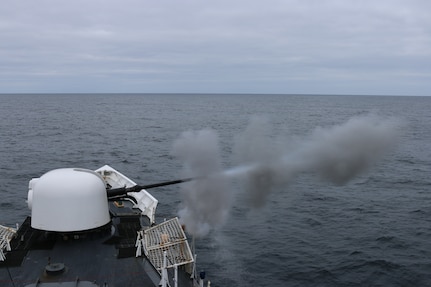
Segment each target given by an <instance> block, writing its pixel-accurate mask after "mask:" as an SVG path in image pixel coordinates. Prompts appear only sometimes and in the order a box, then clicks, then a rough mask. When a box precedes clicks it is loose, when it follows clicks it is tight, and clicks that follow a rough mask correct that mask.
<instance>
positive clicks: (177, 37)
mask: <svg viewBox="0 0 431 287" xmlns="http://www.w3.org/2000/svg"><path fill="white" fill-rule="evenodd" d="M430 11H431V1H429V0H379V1H376V0H355V1H353V0H350V1H349V0H265V1H264V0H213V1H210V0H206V1H205V0H151V1H150V0H121V1H120V0H116V1H114V0H73V1H70V0H37V1H35V0H19V1H17V0H0V93H276V94H365V95H424V96H427V95H431V17H430V16H429V15H430Z"/></svg>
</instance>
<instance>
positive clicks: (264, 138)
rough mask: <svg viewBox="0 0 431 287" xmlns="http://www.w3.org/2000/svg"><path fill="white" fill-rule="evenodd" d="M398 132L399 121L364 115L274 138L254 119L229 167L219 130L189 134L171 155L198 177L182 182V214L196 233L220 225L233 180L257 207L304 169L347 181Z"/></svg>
mask: <svg viewBox="0 0 431 287" xmlns="http://www.w3.org/2000/svg"><path fill="white" fill-rule="evenodd" d="M399 131H400V122H399V121H397V120H394V119H385V118H381V117H378V116H376V115H366V116H361V117H354V118H352V119H350V120H348V121H347V122H346V123H344V124H342V125H337V126H333V127H330V128H317V129H315V130H314V131H313V132H312V133H311V134H310V135H309V136H308V137H306V138H304V139H299V138H295V137H291V138H289V139H286V138H282V137H280V136H274V132H273V131H272V129H271V125H270V123H269V121H267V120H266V119H264V118H254V119H252V120H251V122H250V124H249V125H248V127H247V128H246V130H245V131H244V132H243V133H242V134H240V135H238V136H237V137H236V138H235V146H234V149H233V154H234V156H235V160H236V162H237V164H238V166H236V167H234V168H230V169H227V170H223V169H222V166H221V163H220V155H219V145H218V136H217V134H216V133H215V131H212V130H203V131H199V132H185V133H183V134H182V135H181V137H180V138H179V139H178V140H177V141H176V142H175V144H174V152H173V153H174V155H175V156H177V157H178V158H180V160H182V161H183V163H184V172H185V174H184V176H187V177H198V179H197V180H195V181H191V182H189V183H187V184H183V185H182V191H183V192H182V194H183V207H182V209H181V210H180V212H179V215H180V217H181V220H182V221H183V222H184V223H185V224H186V226H187V230H188V231H189V232H190V233H192V234H194V235H206V234H207V233H208V232H209V230H211V229H212V228H214V227H218V226H221V225H222V224H223V223H224V222H225V221H226V219H227V216H228V213H229V210H230V207H231V202H232V194H231V189H230V186H229V179H231V178H235V179H238V180H239V181H240V183H243V184H244V190H245V191H246V192H247V194H248V196H249V199H250V204H251V205H252V206H254V207H259V206H262V205H264V204H265V202H266V198H267V197H268V195H269V194H270V192H271V190H272V189H273V188H274V187H276V186H284V185H287V184H288V183H289V182H291V181H292V180H293V179H294V178H295V177H296V176H298V175H299V174H301V173H314V174H317V175H319V176H320V177H322V178H324V179H327V180H329V181H331V182H333V183H334V184H344V183H346V182H347V181H349V180H350V179H352V178H353V177H355V176H356V175H358V174H359V173H361V172H363V171H365V170H367V168H369V167H370V166H371V165H372V164H373V163H374V162H375V161H376V160H378V159H379V158H380V157H381V156H382V155H384V154H385V152H386V151H388V150H390V149H391V147H393V146H394V145H395V143H396V142H397V139H398V136H399Z"/></svg>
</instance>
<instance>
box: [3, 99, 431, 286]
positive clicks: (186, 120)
mask: <svg viewBox="0 0 431 287" xmlns="http://www.w3.org/2000/svg"><path fill="white" fill-rule="evenodd" d="M0 103H1V104H0V115H1V122H0V135H1V140H0V159H1V163H0V170H1V175H2V176H1V177H0V196H1V201H0V208H1V209H0V224H6V225H11V226H13V225H14V224H15V223H16V222H20V221H21V220H22V219H23V218H24V216H26V215H28V214H29V211H28V209H27V206H26V203H25V199H26V197H27V186H28V180H29V179H30V178H32V177H39V176H40V175H42V174H43V173H44V172H46V171H48V170H51V169H54V168H58V167H84V168H90V169H96V168H98V167H100V166H102V165H104V164H109V165H111V166H113V167H114V168H116V169H118V170H120V171H121V172H123V173H124V174H126V175H128V176H129V177H130V178H132V179H134V180H135V181H137V182H138V183H140V184H147V183H154V182H160V181H164V180H172V179H176V178H178V176H179V174H180V170H181V167H182V163H181V162H180V161H179V160H178V159H176V158H175V157H173V156H172V154H171V150H172V144H173V142H174V141H175V140H176V139H177V138H178V136H179V135H180V133H181V132H183V131H185V130H201V129H204V128H211V129H214V130H216V131H217V132H218V135H219V137H220V145H221V155H222V158H223V160H222V161H223V165H224V166H225V167H226V168H228V167H230V166H231V165H232V158H231V154H232V146H233V139H234V137H235V135H237V134H238V133H240V132H241V131H243V130H244V128H245V127H246V125H247V123H248V121H249V120H250V118H251V117H252V116H254V115H265V116H267V117H268V118H270V119H271V121H272V123H273V125H274V127H275V132H276V133H278V134H283V133H286V134H289V135H292V134H294V135H297V136H298V137H300V136H303V135H307V134H309V133H310V132H311V131H312V130H314V129H315V128H316V127H317V126H320V127H327V126H332V125H335V124H340V123H343V122H345V121H347V120H348V119H349V118H351V117H352V116H357V115H361V114H366V113H369V112H374V113H377V114H379V115H382V116H385V117H397V118H400V119H402V120H403V121H404V122H405V128H404V130H403V137H402V139H401V141H400V142H399V143H398V146H397V148H396V149H395V150H394V151H392V152H391V153H390V154H388V155H387V156H386V157H385V158H384V160H383V161H380V162H379V163H378V164H377V165H375V166H374V167H373V168H372V169H371V170H369V171H368V172H366V173H364V174H362V175H360V176H359V177H356V178H355V179H353V180H351V181H350V182H349V183H347V184H346V185H342V186H336V185H333V184H330V183H328V182H325V181H322V180H318V179H316V178H315V177H314V176H313V175H311V174H304V175H301V176H300V177H298V178H296V179H295V180H294V181H293V182H291V183H290V184H289V185H288V186H287V187H283V188H279V189H277V190H275V191H274V192H273V193H272V194H270V196H269V198H268V202H267V203H266V204H265V205H264V206H263V207H262V208H260V209H253V208H250V207H249V205H248V204H247V203H246V198H245V195H244V192H242V191H238V192H236V193H235V198H236V201H235V204H234V206H233V207H232V209H231V211H230V216H229V220H228V221H227V223H226V224H225V225H224V227H223V228H222V229H221V230H219V231H217V232H212V233H211V234H210V236H208V237H206V238H203V239H199V240H197V245H198V264H199V267H200V269H205V270H206V273H207V276H208V277H210V278H211V281H212V283H213V284H212V286H427V285H430V284H431V179H430V175H431V174H430V171H431V113H430V112H429V111H430V110H431V97H359V96H282V95H120V94H108V95H100V94H98V95H82V94H81V95H0ZM151 192H152V193H153V194H154V195H155V196H156V197H157V198H158V199H159V202H160V204H159V207H158V212H159V217H160V218H164V217H171V216H174V215H176V212H177V211H178V205H179V203H180V200H181V198H180V195H179V187H178V186H170V187H164V188H159V189H157V190H156V189H154V190H151Z"/></svg>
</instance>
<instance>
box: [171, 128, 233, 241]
mask: <svg viewBox="0 0 431 287" xmlns="http://www.w3.org/2000/svg"><path fill="white" fill-rule="evenodd" d="M173 155H175V156H177V157H178V158H179V159H180V160H182V162H183V164H184V171H183V176H185V177H196V178H197V179H196V180H193V181H190V182H187V183H183V184H182V185H181V193H182V197H183V202H182V207H181V210H180V211H179V217H180V220H181V221H182V223H183V224H184V225H185V226H186V229H187V231H188V232H189V233H191V234H193V235H195V236H204V235H206V234H207V233H208V232H209V231H210V230H211V229H212V228H216V227H218V226H221V225H223V224H224V222H225V220H226V219H227V216H228V212H229V210H230V204H231V193H230V188H229V186H228V180H227V178H226V177H225V176H223V175H222V174H221V171H222V167H221V162H220V154H219V144H218V136H217V133H216V132H215V131H213V130H202V131H188V132H184V133H182V134H181V136H180V138H179V139H178V140H176V141H175V143H174V147H173Z"/></svg>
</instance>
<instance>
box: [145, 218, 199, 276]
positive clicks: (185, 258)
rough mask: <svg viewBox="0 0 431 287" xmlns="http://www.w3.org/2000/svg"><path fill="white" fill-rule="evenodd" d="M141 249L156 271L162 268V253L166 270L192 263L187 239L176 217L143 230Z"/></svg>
mask: <svg viewBox="0 0 431 287" xmlns="http://www.w3.org/2000/svg"><path fill="white" fill-rule="evenodd" d="M143 249H144V252H145V255H146V256H147V258H148V259H149V260H150V262H151V263H152V264H153V265H154V267H155V268H157V270H161V269H162V267H163V259H164V252H166V257H167V266H166V267H167V268H172V267H175V266H180V265H185V264H188V263H192V262H193V261H194V260H193V255H192V252H191V250H190V246H189V243H188V241H187V237H186V235H185V233H184V231H183V229H182V227H181V225H180V223H179V221H178V218H177V217H175V218H172V219H170V220H168V221H165V222H163V223H160V224H158V225H156V226H153V227H151V228H149V229H147V230H145V231H144V235H143Z"/></svg>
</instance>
